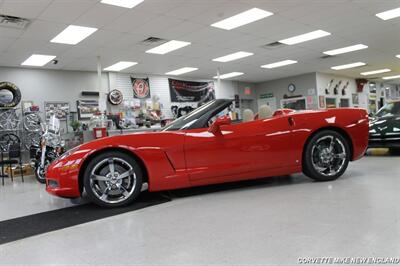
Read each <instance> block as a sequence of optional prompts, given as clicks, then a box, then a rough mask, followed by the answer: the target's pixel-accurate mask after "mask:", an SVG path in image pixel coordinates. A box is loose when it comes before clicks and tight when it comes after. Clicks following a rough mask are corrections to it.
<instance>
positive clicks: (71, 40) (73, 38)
mask: <svg viewBox="0 0 400 266" xmlns="http://www.w3.org/2000/svg"><path fill="white" fill-rule="evenodd" d="M95 31H97V29H96V28H89V27H82V26H75V25H69V26H68V27H67V28H65V30H63V31H62V32H61V33H59V34H58V35H57V36H56V37H54V38H53V39H52V40H51V41H50V42H54V43H65V44H72V45H75V44H77V43H79V42H81V41H82V40H84V39H86V38H87V37H89V36H90V35H92V34H93V33H94V32H95Z"/></svg>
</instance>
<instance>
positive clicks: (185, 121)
mask: <svg viewBox="0 0 400 266" xmlns="http://www.w3.org/2000/svg"><path fill="white" fill-rule="evenodd" d="M213 104H215V100H214V101H210V102H208V103H206V104H204V105H202V106H200V107H199V108H196V109H195V110H194V111H192V112H190V113H188V114H186V115H184V116H182V117H180V118H178V119H177V120H175V121H174V122H172V123H171V124H169V125H167V126H166V127H164V129H163V131H173V130H181V129H186V128H188V127H189V126H190V125H192V124H193V123H195V122H196V121H197V119H199V118H200V117H201V116H202V115H203V114H204V113H205V112H207V110H208V108H209V107H210V106H211V105H213Z"/></svg>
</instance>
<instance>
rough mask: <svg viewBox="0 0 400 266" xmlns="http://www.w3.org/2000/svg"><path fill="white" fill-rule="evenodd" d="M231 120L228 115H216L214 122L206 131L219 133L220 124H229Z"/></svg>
mask: <svg viewBox="0 0 400 266" xmlns="http://www.w3.org/2000/svg"><path fill="white" fill-rule="evenodd" d="M231 122H232V120H231V118H230V117H229V116H228V115H224V116H221V117H218V118H217V120H215V122H214V123H212V125H211V126H210V128H209V129H208V132H211V133H213V134H214V135H221V126H223V125H230V124H231Z"/></svg>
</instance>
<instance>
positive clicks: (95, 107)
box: [76, 100, 100, 120]
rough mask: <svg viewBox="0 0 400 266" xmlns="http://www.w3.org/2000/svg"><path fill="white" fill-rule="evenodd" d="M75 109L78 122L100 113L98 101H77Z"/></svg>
mask: <svg viewBox="0 0 400 266" xmlns="http://www.w3.org/2000/svg"><path fill="white" fill-rule="evenodd" d="M76 107H77V109H78V119H79V120H84V119H90V118H92V116H93V115H94V114H96V113H97V112H99V111H100V109H99V101H98V100H78V101H77V102H76Z"/></svg>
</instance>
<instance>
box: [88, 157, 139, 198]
mask: <svg viewBox="0 0 400 266" xmlns="http://www.w3.org/2000/svg"><path fill="white" fill-rule="evenodd" d="M135 187H136V174H135V171H134V169H133V167H132V165H130V164H129V163H128V162H127V161H125V160H123V159H121V158H107V159H104V160H102V161H100V162H99V163H97V164H96V165H95V166H94V167H93V170H92V172H91V174H90V188H91V190H92V192H93V194H94V195H95V196H96V197H97V198H98V199H99V200H101V201H103V202H105V203H109V204H115V203H119V202H122V201H124V200H126V199H128V198H129V197H130V196H131V195H132V193H133V192H134V190H135Z"/></svg>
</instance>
